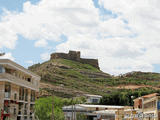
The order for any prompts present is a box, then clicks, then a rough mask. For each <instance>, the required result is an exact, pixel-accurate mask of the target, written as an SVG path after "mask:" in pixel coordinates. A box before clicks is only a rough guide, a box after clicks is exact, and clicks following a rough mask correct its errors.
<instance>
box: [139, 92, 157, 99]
mask: <svg viewBox="0 0 160 120" xmlns="http://www.w3.org/2000/svg"><path fill="white" fill-rule="evenodd" d="M157 95H158V93H152V94H149V95H145V96H142V97H143V98H149V97H154V96H157Z"/></svg>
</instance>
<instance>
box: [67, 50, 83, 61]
mask: <svg viewBox="0 0 160 120" xmlns="http://www.w3.org/2000/svg"><path fill="white" fill-rule="evenodd" d="M80 54H81V53H80V51H71V50H70V51H69V54H68V56H69V58H70V60H75V61H80Z"/></svg>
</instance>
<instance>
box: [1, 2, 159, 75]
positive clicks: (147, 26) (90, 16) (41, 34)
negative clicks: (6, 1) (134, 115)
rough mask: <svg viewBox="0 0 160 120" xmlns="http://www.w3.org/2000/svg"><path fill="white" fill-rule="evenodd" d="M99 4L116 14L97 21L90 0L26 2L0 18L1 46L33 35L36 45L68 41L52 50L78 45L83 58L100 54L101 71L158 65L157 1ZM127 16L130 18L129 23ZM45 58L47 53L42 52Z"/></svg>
mask: <svg viewBox="0 0 160 120" xmlns="http://www.w3.org/2000/svg"><path fill="white" fill-rule="evenodd" d="M99 4H100V5H101V6H104V8H106V9H107V10H110V11H112V12H113V13H114V14H117V16H118V17H115V18H113V17H107V20H103V21H102V20H101V16H100V15H99V12H100V11H99V9H98V8H95V7H94V4H93V1H92V0H65V1H64V0H41V1H40V2H39V4H36V5H33V4H31V3H30V2H29V1H28V2H26V3H25V4H24V6H23V12H20V13H16V12H9V11H6V12H5V15H4V16H2V17H1V19H2V20H1V22H0V48H2V47H7V48H12V49H13V48H14V47H15V46H16V40H17V39H18V36H17V35H22V36H23V37H24V38H26V39H30V40H35V47H47V46H48V44H47V43H48V41H54V42H56V41H60V40H61V39H60V36H61V35H62V34H63V35H65V36H67V37H68V40H67V41H66V42H64V43H61V44H60V45H58V46H56V51H60V52H67V51H68V50H70V49H72V50H80V51H81V52H82V56H83V57H89V58H98V59H99V61H100V67H101V69H102V70H104V71H105V72H108V73H112V74H119V73H124V72H129V71H133V70H142V71H153V69H154V68H153V64H160V55H159V51H160V36H159V30H160V16H159V13H160V8H159V5H160V1H159V0H134V1H133V0H118V1H117V0H99ZM124 20H125V21H128V24H127V23H126V22H124ZM41 58H42V59H43V60H48V59H49V54H48V53H43V54H41Z"/></svg>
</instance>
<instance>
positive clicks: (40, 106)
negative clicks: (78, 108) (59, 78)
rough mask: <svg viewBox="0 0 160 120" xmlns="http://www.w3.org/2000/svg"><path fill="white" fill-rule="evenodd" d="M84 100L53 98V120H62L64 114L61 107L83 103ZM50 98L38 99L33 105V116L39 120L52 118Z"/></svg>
mask: <svg viewBox="0 0 160 120" xmlns="http://www.w3.org/2000/svg"><path fill="white" fill-rule="evenodd" d="M84 102H85V99H84V98H83V97H80V98H74V99H73V101H72V99H67V98H59V97H54V118H55V120H64V114H63V111H62V107H63V106H67V105H72V104H80V103H84ZM52 103H53V98H52V97H46V98H40V99H38V100H37V101H36V104H35V111H36V112H35V114H36V116H37V117H38V118H39V120H50V119H51V117H52Z"/></svg>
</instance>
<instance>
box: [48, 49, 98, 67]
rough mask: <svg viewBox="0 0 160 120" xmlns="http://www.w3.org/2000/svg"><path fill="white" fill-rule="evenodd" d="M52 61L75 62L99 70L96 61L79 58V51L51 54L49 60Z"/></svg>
mask: <svg viewBox="0 0 160 120" xmlns="http://www.w3.org/2000/svg"><path fill="white" fill-rule="evenodd" d="M52 59H68V60H73V61H77V62H80V63H83V64H89V65H92V66H93V67H96V68H98V69H99V64H98V59H84V58H81V53H80V51H69V53H52V54H51V60H52Z"/></svg>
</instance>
